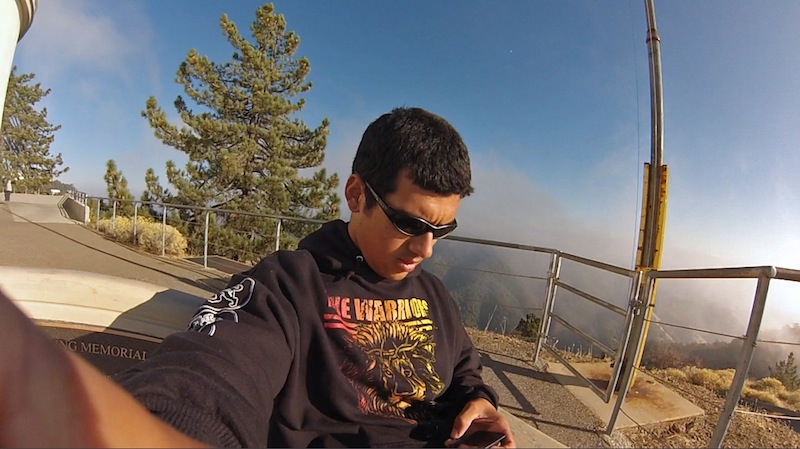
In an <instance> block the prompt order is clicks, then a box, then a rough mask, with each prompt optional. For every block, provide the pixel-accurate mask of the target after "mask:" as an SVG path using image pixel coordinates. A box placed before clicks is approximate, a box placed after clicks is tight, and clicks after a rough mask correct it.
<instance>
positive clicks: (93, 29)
mask: <svg viewBox="0 0 800 449" xmlns="http://www.w3.org/2000/svg"><path fill="white" fill-rule="evenodd" d="M105 6H106V5H105V4H100V6H99V7H98V4H97V3H96V2H95V3H91V2H87V1H85V0H70V1H41V2H39V6H38V8H37V10H36V13H35V15H34V21H33V25H32V26H31V29H30V31H29V32H28V34H26V35H25V39H23V40H22V41H21V42H20V49H22V50H23V51H22V52H21V59H20V61H21V63H23V64H24V65H26V66H31V67H34V66H41V67H46V72H47V73H49V75H50V76H51V77H52V78H54V79H55V78H57V77H58V76H60V75H62V74H64V73H65V72H71V71H77V72H80V73H84V74H86V73H92V72H103V73H113V74H115V75H117V76H122V77H131V76H135V75H138V74H139V72H138V71H135V70H139V69H140V67H139V68H137V65H136V64H131V60H140V59H141V58H142V57H143V56H144V54H145V52H146V51H147V49H148V48H150V47H151V45H150V43H151V42H152V40H153V38H152V36H153V31H152V27H151V25H150V23H149V21H148V20H147V19H146V17H145V16H144V15H143V14H142V13H141V12H140V11H139V10H138V7H137V5H136V4H135V3H114V4H113V6H112V10H113V11H114V13H113V15H110V14H107V12H106V11H104V9H105ZM42 71H44V70H42Z"/></svg>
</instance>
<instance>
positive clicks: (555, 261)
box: [533, 252, 561, 365]
mask: <svg viewBox="0 0 800 449" xmlns="http://www.w3.org/2000/svg"><path fill="white" fill-rule="evenodd" d="M560 273H561V254H559V253H557V252H556V253H553V255H552V256H551V258H550V268H549V270H548V271H547V291H546V292H545V298H544V310H543V311H542V321H540V322H539V335H538V338H537V339H536V352H535V353H534V355H533V363H534V365H535V364H536V363H537V362H538V361H539V353H540V352H541V350H542V343H543V342H544V340H545V339H547V335H548V333H549V332H550V314H551V313H552V312H553V303H554V302H555V300H556V290H557V289H558V285H557V281H558V276H559V274H560Z"/></svg>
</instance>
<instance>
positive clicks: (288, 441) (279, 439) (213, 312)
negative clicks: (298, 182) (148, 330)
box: [115, 221, 497, 447]
mask: <svg viewBox="0 0 800 449" xmlns="http://www.w3.org/2000/svg"><path fill="white" fill-rule="evenodd" d="M480 372H481V366H480V359H479V356H478V354H477V352H476V351H475V348H474V347H473V345H472V342H471V341H470V339H469V337H468V336H467V334H466V332H465V330H464V327H463V324H462V322H461V317H460V314H459V312H458V307H457V305H456V304H455V302H454V301H453V299H452V298H451V297H450V295H449V294H448V293H447V291H446V290H445V288H444V286H443V285H442V283H441V281H440V280H439V279H438V278H436V277H435V276H433V275H431V274H430V273H428V272H426V271H424V270H422V269H421V268H417V269H416V270H415V271H414V272H412V273H410V274H409V275H408V276H407V277H406V278H405V279H403V280H401V281H390V280H386V279H383V278H381V277H379V276H378V275H377V274H376V273H375V272H374V271H372V270H371V269H370V268H369V266H368V265H367V264H366V263H365V262H364V258H363V257H362V256H361V254H360V252H359V250H358V248H357V247H356V246H355V244H353V242H352V240H351V239H350V237H349V235H348V233H347V224H346V223H344V222H342V221H333V222H330V223H327V224H325V225H324V226H323V227H322V228H321V229H320V230H319V231H317V232H315V233H313V234H311V235H309V236H308V237H307V238H305V239H304V240H303V241H301V242H300V245H299V249H298V250H297V251H279V252H277V253H275V254H272V255H270V256H269V257H267V258H265V259H264V260H262V261H261V262H260V263H259V264H258V265H256V266H255V267H253V268H252V269H251V270H250V271H248V272H246V273H242V274H239V275H234V276H233V277H232V278H231V281H230V283H229V284H228V287H227V288H226V289H224V290H223V291H222V292H220V293H219V294H217V295H215V296H213V297H212V298H211V299H210V300H208V301H207V302H206V304H205V305H203V306H202V307H201V308H200V310H199V311H198V312H197V314H196V315H195V317H194V318H193V320H192V322H191V323H190V325H189V329H188V330H187V331H185V332H179V333H176V334H173V335H171V336H169V337H167V338H166V339H165V340H164V341H163V342H162V343H161V344H160V345H159V347H158V349H157V350H156V351H155V352H154V353H153V355H151V356H150V357H149V358H148V359H147V360H146V361H144V362H142V363H141V364H139V365H137V366H136V367H134V368H132V369H130V370H129V371H127V372H125V373H122V374H119V375H118V376H117V377H116V378H115V380H117V381H118V382H119V383H120V384H121V385H122V386H123V387H125V388H126V389H128V390H129V391H130V392H131V393H132V394H133V395H134V396H135V397H136V398H137V399H138V400H139V401H141V402H142V403H143V404H144V405H145V407H147V408H148V409H150V410H151V411H152V412H153V413H154V414H156V415H158V416H159V417H161V418H162V419H164V420H165V421H167V422H168V423H170V424H172V425H173V426H175V427H176V428H178V429H180V430H181V431H183V432H185V433H186V434H188V435H190V436H192V437H194V438H197V439H199V440H201V441H204V442H206V443H209V444H211V445H214V446H244V447H263V446H272V447H310V446H311V447H320V446H327V447H337V446H350V447H368V446H372V447H376V446H386V447H403V446H406V447H410V446H425V445H433V446H441V444H442V443H443V441H444V439H445V438H447V437H448V435H449V433H450V428H451V426H452V421H453V418H454V417H455V415H456V414H458V412H460V411H461V408H462V407H463V405H464V404H465V403H466V402H467V401H468V400H470V399H474V398H478V397H482V398H486V399H488V400H489V401H491V402H492V403H493V404H495V405H496V404H497V395H496V393H495V392H494V391H493V390H492V389H491V388H490V387H488V386H487V385H485V384H484V383H483V380H482V379H481V376H480Z"/></svg>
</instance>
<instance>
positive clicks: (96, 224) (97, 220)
mask: <svg viewBox="0 0 800 449" xmlns="http://www.w3.org/2000/svg"><path fill="white" fill-rule="evenodd" d="M94 229H95V230H97V229H100V198H97V213H96V214H95V219H94Z"/></svg>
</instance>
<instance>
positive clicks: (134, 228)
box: [133, 201, 139, 246]
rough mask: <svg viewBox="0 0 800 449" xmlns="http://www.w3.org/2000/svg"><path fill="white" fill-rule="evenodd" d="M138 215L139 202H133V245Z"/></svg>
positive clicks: (134, 243)
mask: <svg viewBox="0 0 800 449" xmlns="http://www.w3.org/2000/svg"><path fill="white" fill-rule="evenodd" d="M138 216H139V203H137V202H135V201H134V202H133V245H134V246H136V218H137V217H138Z"/></svg>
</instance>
